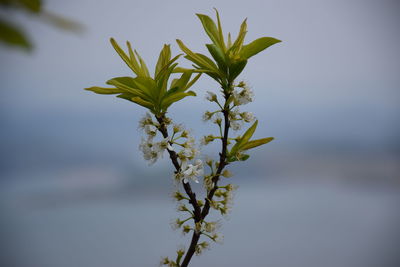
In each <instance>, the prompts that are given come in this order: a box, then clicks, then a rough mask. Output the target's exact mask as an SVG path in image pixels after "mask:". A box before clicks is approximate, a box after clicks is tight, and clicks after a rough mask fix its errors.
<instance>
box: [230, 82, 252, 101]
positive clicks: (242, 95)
mask: <svg viewBox="0 0 400 267" xmlns="http://www.w3.org/2000/svg"><path fill="white" fill-rule="evenodd" d="M233 97H234V100H235V104H236V105H245V104H247V103H250V102H252V101H253V97H254V93H253V91H252V90H251V89H250V88H248V87H247V86H246V87H244V88H243V89H242V90H241V91H240V92H238V91H237V90H235V91H233Z"/></svg>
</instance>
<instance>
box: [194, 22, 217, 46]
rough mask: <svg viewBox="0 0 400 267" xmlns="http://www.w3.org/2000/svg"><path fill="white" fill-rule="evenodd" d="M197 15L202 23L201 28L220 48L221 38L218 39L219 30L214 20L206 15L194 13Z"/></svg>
mask: <svg viewBox="0 0 400 267" xmlns="http://www.w3.org/2000/svg"><path fill="white" fill-rule="evenodd" d="M196 15H197V17H199V19H200V21H201V23H202V24H203V28H204V30H205V31H206V33H207V35H208V37H210V39H211V41H212V42H213V43H214V44H215V45H217V46H219V47H221V48H222V44H221V40H220V39H219V32H218V29H217V26H216V25H215V22H214V21H213V20H212V19H211V18H210V17H209V16H206V15H203V14H196Z"/></svg>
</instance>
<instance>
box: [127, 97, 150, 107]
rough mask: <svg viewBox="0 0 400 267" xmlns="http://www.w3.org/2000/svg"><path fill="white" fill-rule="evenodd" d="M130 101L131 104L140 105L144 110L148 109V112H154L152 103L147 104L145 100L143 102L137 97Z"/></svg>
mask: <svg viewBox="0 0 400 267" xmlns="http://www.w3.org/2000/svg"><path fill="white" fill-rule="evenodd" d="M131 100H132V101H133V102H135V103H136V104H138V105H141V106H143V107H145V108H148V109H150V110H154V105H153V104H152V103H150V102H148V101H146V100H143V99H142V98H140V97H138V96H136V97H132V98H131Z"/></svg>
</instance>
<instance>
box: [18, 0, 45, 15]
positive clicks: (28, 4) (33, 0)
mask: <svg viewBox="0 0 400 267" xmlns="http://www.w3.org/2000/svg"><path fill="white" fill-rule="evenodd" d="M17 2H19V4H21V5H22V6H23V7H24V8H26V9H27V10H29V11H31V12H33V13H39V12H40V11H41V10H42V1H40V0H18V1H17Z"/></svg>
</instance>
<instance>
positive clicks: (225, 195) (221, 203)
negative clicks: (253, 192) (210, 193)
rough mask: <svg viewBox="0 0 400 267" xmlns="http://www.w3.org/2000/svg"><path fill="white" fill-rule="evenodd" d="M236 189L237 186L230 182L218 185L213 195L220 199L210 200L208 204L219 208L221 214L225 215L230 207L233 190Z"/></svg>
mask: <svg viewBox="0 0 400 267" xmlns="http://www.w3.org/2000/svg"><path fill="white" fill-rule="evenodd" d="M236 189H237V187H236V186H234V185H232V184H228V185H226V186H221V187H219V189H218V190H217V191H215V194H214V195H215V197H217V198H220V199H221V200H212V201H211V202H210V206H211V207H212V208H213V209H216V210H219V211H220V212H221V214H222V215H226V214H227V213H228V212H229V211H230V209H231V208H232V202H233V192H234V191H235V190H236Z"/></svg>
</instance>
